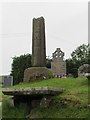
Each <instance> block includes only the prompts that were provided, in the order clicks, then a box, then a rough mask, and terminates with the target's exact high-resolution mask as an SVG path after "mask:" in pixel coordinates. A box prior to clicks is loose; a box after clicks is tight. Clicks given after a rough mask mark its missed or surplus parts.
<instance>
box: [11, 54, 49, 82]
mask: <svg viewBox="0 0 90 120" xmlns="http://www.w3.org/2000/svg"><path fill="white" fill-rule="evenodd" d="M31 66H32V64H31V55H30V54H26V55H21V56H19V57H13V63H12V71H11V75H12V76H13V80H14V84H18V83H20V82H22V81H23V77H24V70H25V69H26V68H28V67H31ZM46 67H47V68H51V59H50V58H47V59H46Z"/></svg>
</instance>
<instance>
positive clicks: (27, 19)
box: [0, 2, 88, 74]
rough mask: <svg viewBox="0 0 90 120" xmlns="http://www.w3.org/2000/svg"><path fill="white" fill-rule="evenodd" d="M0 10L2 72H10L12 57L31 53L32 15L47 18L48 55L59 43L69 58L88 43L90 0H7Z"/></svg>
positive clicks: (50, 54)
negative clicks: (74, 51)
mask: <svg viewBox="0 0 90 120" xmlns="http://www.w3.org/2000/svg"><path fill="white" fill-rule="evenodd" d="M0 11H2V12H0V14H1V15H0V16H1V17H2V19H0V26H1V27H0V48H1V51H0V52H1V53H0V54H1V55H2V61H0V63H1V64H2V70H1V68H0V74H9V73H10V71H11V64H12V57H14V56H19V55H22V54H27V53H30V54H31V53H32V19H33V17H35V18H37V17H40V16H43V17H44V18H45V32H46V55H47V56H52V53H53V52H54V51H55V50H56V48H57V47H59V48H61V50H62V51H63V52H65V59H66V58H70V54H71V52H72V51H73V50H75V49H76V48H77V47H78V46H79V45H81V44H83V43H84V44H87V43H88V3H87V2H64V3H62V2H50V3H49V2H47V3H46V2H45V3H44V2H43V3H41V2H39V3H37V2H34V3H30V2H7V3H6V2H4V3H0ZM1 40H2V41H1ZM1 42H2V46H1Z"/></svg>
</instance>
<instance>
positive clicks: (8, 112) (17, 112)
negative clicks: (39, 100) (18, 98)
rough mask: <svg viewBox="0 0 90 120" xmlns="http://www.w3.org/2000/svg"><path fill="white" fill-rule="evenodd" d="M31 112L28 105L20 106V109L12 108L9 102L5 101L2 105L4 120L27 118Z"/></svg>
mask: <svg viewBox="0 0 90 120" xmlns="http://www.w3.org/2000/svg"><path fill="white" fill-rule="evenodd" d="M28 112H29V108H28V106H27V105H26V104H20V105H19V106H18V107H11V106H10V105H9V104H8V103H7V100H5V99H4V100H3V104H2V118H3V119H5V118H8V119H10V118H11V119H15V118H18V119H19V118H25V117H26V115H27V114H28Z"/></svg>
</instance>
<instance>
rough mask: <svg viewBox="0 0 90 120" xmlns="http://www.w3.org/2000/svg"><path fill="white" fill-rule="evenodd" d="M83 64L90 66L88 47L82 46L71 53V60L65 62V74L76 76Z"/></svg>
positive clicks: (89, 47) (89, 48)
mask: <svg viewBox="0 0 90 120" xmlns="http://www.w3.org/2000/svg"><path fill="white" fill-rule="evenodd" d="M83 64H90V45H89V44H88V45H85V44H82V45H80V46H79V47H77V48H76V50H74V51H73V52H72V53H71V59H67V60H66V66H67V74H69V73H71V74H72V75H73V76H74V77H77V76H78V68H79V67H80V66H81V65H83Z"/></svg>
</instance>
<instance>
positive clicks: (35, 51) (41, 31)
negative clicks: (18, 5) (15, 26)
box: [32, 17, 46, 67]
mask: <svg viewBox="0 0 90 120" xmlns="http://www.w3.org/2000/svg"><path fill="white" fill-rule="evenodd" d="M32 66H34V67H45V66H46V46H45V22H44V18H43V17H40V18H37V19H35V18H34V19H33V33H32Z"/></svg>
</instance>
